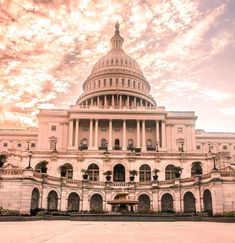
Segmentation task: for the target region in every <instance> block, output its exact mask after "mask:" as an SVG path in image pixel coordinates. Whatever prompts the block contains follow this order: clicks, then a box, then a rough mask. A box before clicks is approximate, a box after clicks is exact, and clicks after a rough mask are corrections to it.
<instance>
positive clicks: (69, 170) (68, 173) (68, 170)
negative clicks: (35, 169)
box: [60, 163, 73, 179]
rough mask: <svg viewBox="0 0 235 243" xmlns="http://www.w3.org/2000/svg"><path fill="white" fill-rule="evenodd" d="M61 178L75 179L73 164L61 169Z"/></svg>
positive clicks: (65, 165)
mask: <svg viewBox="0 0 235 243" xmlns="http://www.w3.org/2000/svg"><path fill="white" fill-rule="evenodd" d="M60 176H61V177H66V178H68V179H73V166H72V165H71V164H68V163H66V164H64V165H62V166H61V167H60Z"/></svg>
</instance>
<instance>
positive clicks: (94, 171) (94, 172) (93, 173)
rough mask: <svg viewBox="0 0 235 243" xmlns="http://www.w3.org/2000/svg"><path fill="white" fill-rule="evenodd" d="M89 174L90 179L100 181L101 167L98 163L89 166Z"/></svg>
mask: <svg viewBox="0 0 235 243" xmlns="http://www.w3.org/2000/svg"><path fill="white" fill-rule="evenodd" d="M88 175H89V180H90V181H99V167H98V165H96V164H91V165H89V166H88Z"/></svg>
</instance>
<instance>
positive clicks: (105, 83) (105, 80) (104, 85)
mask: <svg viewBox="0 0 235 243" xmlns="http://www.w3.org/2000/svg"><path fill="white" fill-rule="evenodd" d="M105 86H106V79H104V87H105Z"/></svg>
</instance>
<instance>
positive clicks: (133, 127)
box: [0, 24, 235, 214]
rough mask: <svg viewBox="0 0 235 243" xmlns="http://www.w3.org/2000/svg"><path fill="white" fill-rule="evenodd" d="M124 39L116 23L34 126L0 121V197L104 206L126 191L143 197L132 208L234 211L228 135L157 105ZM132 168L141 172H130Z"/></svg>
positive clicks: (9, 203)
mask: <svg viewBox="0 0 235 243" xmlns="http://www.w3.org/2000/svg"><path fill="white" fill-rule="evenodd" d="M123 42H124V39H123V38H122V37H121V35H120V33H119V25H118V24H116V30H115V34H114V36H113V37H112V38H111V44H112V49H111V50H110V52H109V53H108V54H107V55H106V56H104V57H102V58H101V59H100V60H98V62H97V63H96V64H95V65H94V67H93V69H92V71H91V74H90V75H89V76H88V78H87V79H86V80H85V82H84V84H83V91H84V92H83V94H82V95H81V96H80V97H79V98H78V100H77V102H76V104H75V105H73V106H71V107H70V108H69V109H67V110H62V109H61V110H60V109H57V110H41V111H40V112H39V115H38V121H39V124H38V128H28V129H25V130H23V129H21V130H20V129H8V130H6V129H0V151H1V155H6V156H7V159H6V161H5V163H4V164H3V163H2V168H0V206H2V207H4V208H9V209H17V210H20V211H21V212H22V213H29V212H30V209H35V208H47V209H50V210H62V211H66V210H74V211H90V210H91V211H97V210H98V211H103V210H104V211H110V210H112V209H111V207H110V205H108V204H107V203H106V202H107V201H109V200H113V199H114V197H115V195H116V194H117V193H118V192H120V191H126V192H128V193H129V198H130V199H133V200H139V201H140V204H139V205H141V206H140V208H139V209H138V206H136V207H135V210H136V211H137V210H143V208H145V209H146V211H176V212H191V211H208V212H210V213H211V212H213V213H214V214H216V213H222V212H224V211H232V210H234V205H233V204H234V201H235V189H234V188H235V187H234V177H235V171H234V167H233V165H234V163H235V134H233V133H206V132H204V131H203V130H195V122H196V119H197V117H196V116H195V114H194V112H180V111H179V112H172V111H171V112H168V111H166V110H165V108H164V107H159V106H157V104H156V101H155V100H154V99H153V97H152V96H151V95H150V85H149V83H148V82H147V80H146V79H145V77H144V76H143V73H142V71H141V69H140V67H139V66H138V64H137V63H136V61H135V60H133V59H132V58H131V57H129V56H128V55H127V54H126V53H125V52H124V51H123V49H122V44H123ZM29 152H30V153H29ZM29 162H30V166H29ZM178 166H180V167H181V168H182V173H181V175H180V178H177V173H176V172H177V167H178ZM26 167H32V168H33V170H32V169H31V168H26ZM25 168H26V169H25ZM43 168H44V169H45V170H46V171H44V169H43ZM82 169H83V170H85V171H86V172H87V174H88V180H87V179H83V174H84V172H81V170H82ZM154 169H159V170H160V172H159V173H158V179H157V180H156V178H155V179H153V175H154V173H153V170H154ZM133 170H136V171H137V172H138V175H137V176H136V177H135V179H134V181H130V179H129V177H130V172H131V171H133ZM106 171H111V172H112V176H111V181H106V176H105V175H103V173H104V172H106ZM45 172H46V173H45ZM71 193H72V194H71ZM144 205H145V206H146V207H145V206H144Z"/></svg>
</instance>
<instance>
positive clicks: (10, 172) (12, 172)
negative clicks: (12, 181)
mask: <svg viewBox="0 0 235 243" xmlns="http://www.w3.org/2000/svg"><path fill="white" fill-rule="evenodd" d="M23 173H24V170H22V169H0V175H14V176H16V175H23Z"/></svg>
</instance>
